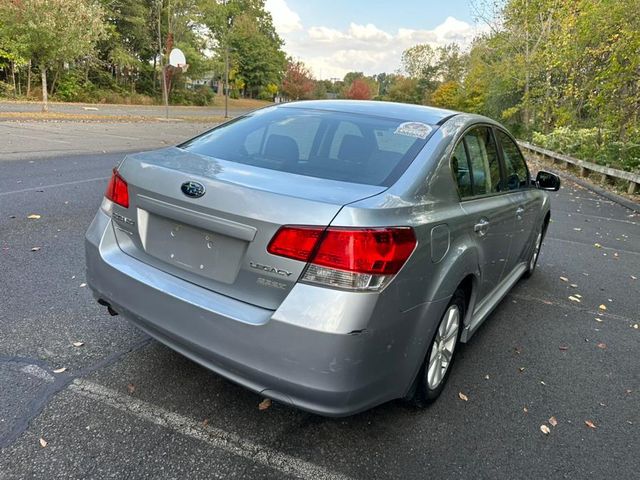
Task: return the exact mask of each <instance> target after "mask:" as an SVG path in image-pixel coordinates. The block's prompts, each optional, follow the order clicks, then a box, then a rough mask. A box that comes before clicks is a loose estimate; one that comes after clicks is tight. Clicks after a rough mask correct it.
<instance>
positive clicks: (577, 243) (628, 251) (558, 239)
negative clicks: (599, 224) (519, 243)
mask: <svg viewBox="0 0 640 480" xmlns="http://www.w3.org/2000/svg"><path fill="white" fill-rule="evenodd" d="M544 239H545V241H547V240H552V241H554V242H560V243H570V244H572V245H583V246H585V247H591V246H593V244H592V243H586V242H576V241H575V240H566V239H564V238H558V237H552V236H546V237H544ZM596 240H598V239H596ZM599 240H600V241H601V242H606V241H607V240H608V239H604V238H602V239H599ZM598 248H599V249H600V250H607V251H611V252H622V253H628V254H630V255H640V252H633V251H631V250H625V249H624V248H616V247H604V246H600V247H598Z"/></svg>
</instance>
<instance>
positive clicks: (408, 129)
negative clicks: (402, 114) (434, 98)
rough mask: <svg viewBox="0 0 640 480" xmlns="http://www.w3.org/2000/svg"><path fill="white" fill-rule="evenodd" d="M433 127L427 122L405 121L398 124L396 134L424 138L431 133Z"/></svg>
mask: <svg viewBox="0 0 640 480" xmlns="http://www.w3.org/2000/svg"><path fill="white" fill-rule="evenodd" d="M431 130H432V128H431V127H430V126H429V125H427V124H426V123H421V122H404V123H401V124H400V125H398V128H396V131H395V132H393V133H395V134H396V135H406V136H407V137H413V138H420V139H422V140H424V139H425V138H427V136H428V135H429V133H431Z"/></svg>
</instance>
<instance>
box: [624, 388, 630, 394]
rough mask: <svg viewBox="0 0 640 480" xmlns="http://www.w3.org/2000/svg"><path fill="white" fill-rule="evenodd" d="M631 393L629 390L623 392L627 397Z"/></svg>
mask: <svg viewBox="0 0 640 480" xmlns="http://www.w3.org/2000/svg"><path fill="white" fill-rule="evenodd" d="M631 391H632V390H631V389H627V390H625V391H624V393H626V394H627V395H628V394H630V393H631Z"/></svg>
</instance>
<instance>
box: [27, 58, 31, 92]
mask: <svg viewBox="0 0 640 480" xmlns="http://www.w3.org/2000/svg"><path fill="white" fill-rule="evenodd" d="M27 68H28V70H27V98H28V97H30V96H31V60H29V66H28V67H27Z"/></svg>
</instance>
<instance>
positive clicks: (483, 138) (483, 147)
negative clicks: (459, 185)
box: [463, 127, 501, 196]
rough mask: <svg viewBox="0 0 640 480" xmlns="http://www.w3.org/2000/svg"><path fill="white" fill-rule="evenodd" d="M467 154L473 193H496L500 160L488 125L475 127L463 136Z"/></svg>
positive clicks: (498, 184)
mask: <svg viewBox="0 0 640 480" xmlns="http://www.w3.org/2000/svg"><path fill="white" fill-rule="evenodd" d="M463 142H464V144H465V146H466V148H467V153H468V156H469V166H470V170H471V184H472V186H473V195H474V196H477V195H486V194H489V193H496V192H499V191H500V190H501V188H500V160H499V157H498V150H497V148H496V142H495V139H494V138H493V133H492V132H491V129H490V128H489V127H476V128H474V129H473V130H471V131H470V132H469V133H467V134H466V135H465V136H464V139H463Z"/></svg>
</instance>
